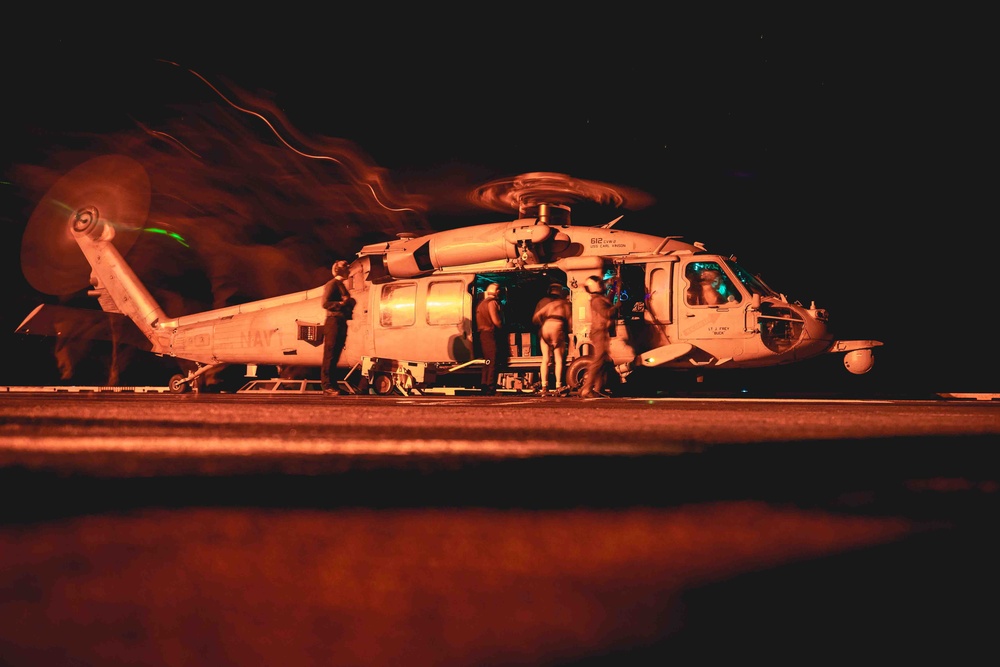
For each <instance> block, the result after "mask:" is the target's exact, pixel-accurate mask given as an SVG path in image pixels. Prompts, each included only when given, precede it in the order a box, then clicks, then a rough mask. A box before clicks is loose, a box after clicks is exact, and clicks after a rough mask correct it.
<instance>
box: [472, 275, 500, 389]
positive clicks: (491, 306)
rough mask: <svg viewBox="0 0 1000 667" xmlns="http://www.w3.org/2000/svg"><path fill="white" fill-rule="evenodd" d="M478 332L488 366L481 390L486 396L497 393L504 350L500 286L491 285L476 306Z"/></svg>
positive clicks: (484, 369) (484, 371)
mask: <svg viewBox="0 0 1000 667" xmlns="http://www.w3.org/2000/svg"><path fill="white" fill-rule="evenodd" d="M476 331H478V332H479V347H480V348H481V349H482V352H483V359H485V360H486V364H485V365H484V366H483V374H482V377H481V379H480V388H481V389H482V393H483V395H485V396H492V395H494V394H496V393H497V376H498V375H499V368H498V366H499V364H500V363H501V359H502V358H506V357H503V356H502V352H501V350H502V349H503V308H502V307H501V304H500V285H498V284H496V283H490V284H489V285H488V286H487V287H486V293H485V294H484V295H483V300H482V301H480V302H479V305H478V306H476Z"/></svg>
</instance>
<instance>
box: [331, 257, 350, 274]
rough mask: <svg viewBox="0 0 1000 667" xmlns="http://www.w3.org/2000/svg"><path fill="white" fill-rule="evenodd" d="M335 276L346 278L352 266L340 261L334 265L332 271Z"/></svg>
mask: <svg viewBox="0 0 1000 667" xmlns="http://www.w3.org/2000/svg"><path fill="white" fill-rule="evenodd" d="M331 271H332V273H333V275H335V276H337V275H340V276H346V275H347V274H348V273H349V272H350V265H349V264H348V263H347V262H345V261H344V260H342V259H338V260H337V261H336V262H334V263H333V268H332V269H331Z"/></svg>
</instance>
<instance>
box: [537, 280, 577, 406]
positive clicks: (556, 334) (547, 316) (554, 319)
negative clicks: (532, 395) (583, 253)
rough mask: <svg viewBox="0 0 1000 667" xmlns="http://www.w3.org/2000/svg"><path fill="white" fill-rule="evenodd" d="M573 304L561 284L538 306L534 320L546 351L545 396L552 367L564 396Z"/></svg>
mask: <svg viewBox="0 0 1000 667" xmlns="http://www.w3.org/2000/svg"><path fill="white" fill-rule="evenodd" d="M572 314H573V313H572V311H571V309H570V305H569V301H567V300H566V297H565V295H564V294H563V286H562V285H560V284H559V283H552V284H551V285H549V291H548V293H547V294H546V295H545V296H543V297H542V298H541V299H540V300H539V301H538V304H537V305H536V306H535V313H534V315H532V317H531V321H532V323H534V325H535V326H537V327H538V344H539V346H540V347H541V348H542V364H541V366H540V367H539V369H538V370H539V372H540V374H541V376H542V380H541V385H542V387H541V393H542V394H547V393H548V392H549V364H550V363H553V364H554V366H555V380H556V382H555V384H556V393H557V394H559V393H562V391H563V380H564V378H565V375H564V373H563V368H564V367H565V364H566V352H567V350H568V348H569V318H570V317H571V316H572Z"/></svg>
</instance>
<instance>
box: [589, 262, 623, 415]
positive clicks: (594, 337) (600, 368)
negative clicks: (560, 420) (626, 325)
mask: <svg viewBox="0 0 1000 667" xmlns="http://www.w3.org/2000/svg"><path fill="white" fill-rule="evenodd" d="M583 287H584V289H586V290H587V293H588V294H590V342H591V344H592V345H593V347H594V349H593V350H591V352H590V364H589V365H588V366H587V373H586V375H584V377H583V384H582V385H581V386H580V398H607V394H604V393H602V391H601V390H602V389H604V383H605V382H606V381H607V378H606V377H605V365H606V364H608V363H609V362H610V361H611V354H610V352H609V350H608V348H609V347H610V345H611V335H610V333H609V329H610V328H611V318H612V317H613V315H614V312H615V310H616V309H617V308H618V306H616V305H615V304H614V303H612V302H611V299H609V298H608V296H607V295H606V294H605V293H604V281H603V280H601V278H600V277H598V276H590V277H589V278H587V280H586V282H584V284H583Z"/></svg>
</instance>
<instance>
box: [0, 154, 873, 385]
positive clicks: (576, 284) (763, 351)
mask: <svg viewBox="0 0 1000 667" xmlns="http://www.w3.org/2000/svg"><path fill="white" fill-rule="evenodd" d="M148 192H149V180H148V175H147V174H146V172H145V170H144V168H143V167H142V165H140V164H139V163H138V162H136V161H135V160H133V159H131V158H129V157H127V156H124V155H117V154H113V155H105V156H100V157H96V158H93V159H91V160H88V161H87V162H85V163H83V164H81V165H79V166H77V167H76V168H74V169H73V170H71V171H70V172H69V173H67V174H66V175H64V176H63V177H62V178H61V179H59V181H57V182H56V184H55V185H53V186H52V188H51V189H50V190H49V192H48V193H47V194H46V196H45V197H44V199H43V200H42V201H41V202H40V203H39V205H38V206H37V207H36V209H35V211H34V213H33V214H32V216H31V219H30V220H29V223H28V226H27V229H26V232H25V236H24V240H23V243H22V268H23V269H24V270H25V273H26V277H27V278H28V280H29V282H31V283H32V284H33V285H34V286H35V287H36V289H38V290H39V291H41V292H45V293H52V294H57V293H58V291H57V289H58V285H60V284H61V283H62V279H61V278H59V274H60V273H61V272H75V273H79V272H80V271H88V270H89V273H90V276H89V282H90V287H91V289H89V291H88V294H89V295H90V296H92V297H94V298H96V299H97V303H98V304H99V306H100V308H101V310H102V311H104V313H105V314H106V315H107V317H109V318H112V319H113V320H114V323H115V326H117V327H119V330H121V331H124V334H123V337H122V338H123V339H125V340H131V341H132V342H134V343H135V344H137V345H139V346H140V347H142V348H143V349H146V350H148V351H149V352H150V353H152V354H154V355H159V356H162V357H173V358H176V359H178V360H184V361H186V362H191V363H190V364H189V365H191V367H192V369H191V370H189V371H188V372H186V373H178V374H176V375H174V376H173V377H171V378H170V379H169V383H168V386H169V389H170V391H171V392H176V393H181V392H186V391H190V390H192V389H195V390H197V389H198V387H199V380H200V378H202V377H203V375H204V374H205V373H207V372H208V371H210V370H211V369H217V368H219V367H220V366H225V365H245V366H246V367H247V376H248V377H254V376H255V375H256V372H257V369H258V367H261V366H275V367H277V368H283V367H306V368H310V367H311V368H316V369H318V367H319V366H320V363H321V360H322V335H323V326H322V325H323V320H324V318H325V311H324V310H323V308H322V306H321V305H320V300H321V296H322V290H323V287H322V285H318V286H317V287H315V288H312V289H308V290H304V291H299V292H294V293H290V294H284V295H281V296H275V297H271V298H266V299H261V300H257V301H251V302H247V303H242V304H239V305H233V306H227V307H223V308H218V309H214V310H207V311H204V312H195V313H189V314H182V315H173V314H168V313H166V312H164V310H163V308H161V306H160V305H159V304H158V303H157V301H156V300H155V299H154V297H153V296H152V295H151V293H150V292H149V290H148V289H147V288H146V287H145V286H144V285H143V283H142V282H141V281H140V280H139V278H138V277H137V276H136V274H135V272H134V271H133V270H132V268H131V267H130V266H129V264H128V263H127V262H126V260H125V258H124V255H125V254H126V253H127V251H128V250H129V247H130V245H131V243H132V241H133V240H134V236H135V235H134V234H133V233H132V232H134V231H135V229H137V228H138V227H141V225H142V224H143V223H144V222H145V217H146V215H147V214H148V210H149V195H148ZM144 193H145V194H144ZM476 196H477V198H478V200H479V201H481V202H484V203H486V204H487V206H488V207H490V208H494V209H498V210H512V211H516V212H517V217H516V218H515V219H513V220H505V221H500V222H493V223H485V224H476V225H472V226H466V227H460V228H456V229H451V230H446V231H440V232H434V233H427V234H423V235H416V234H406V233H401V234H398V235H397V238H395V239H392V240H386V241H384V242H378V243H371V244H368V245H365V246H363V247H362V248H361V249H360V251H358V252H357V256H356V258H354V259H353V261H352V262H351V266H350V277H349V278H348V280H347V285H348V288H349V289H350V291H351V294H352V296H353V297H354V298H355V300H356V302H357V306H356V307H355V309H354V313H353V318H352V320H351V321H350V323H349V326H348V336H347V343H346V347H345V348H344V351H343V354H342V355H341V362H340V363H341V366H342V370H343V371H344V376H343V379H342V380H340V384H341V386H343V387H344V388H346V389H348V390H349V391H350V392H352V393H373V394H379V395H385V394H390V393H397V392H398V393H402V394H407V395H413V394H426V393H435V392H449V393H457V392H458V391H459V390H463V389H467V390H470V391H475V390H476V389H477V384H478V381H479V378H480V372H481V368H482V365H483V363H484V361H483V359H482V358H481V356H480V354H479V345H478V340H477V333H476V332H475V327H474V324H473V322H474V318H473V313H474V312H475V307H476V305H477V303H478V302H479V300H480V299H481V298H482V295H483V292H484V290H485V288H486V287H487V286H488V285H489V284H491V283H497V284H499V285H500V286H501V287H502V288H503V290H504V294H505V304H504V305H505V313H506V319H507V325H508V329H509V342H510V356H509V359H508V360H507V363H506V366H505V368H504V369H503V371H502V372H501V374H500V378H499V382H500V389H501V391H511V392H526V393H532V392H535V391H537V389H538V387H539V380H540V375H541V373H540V363H541V359H542V357H541V352H540V349H539V343H538V339H537V334H536V332H535V331H534V327H533V326H532V325H531V314H532V309H533V307H534V305H535V303H536V302H537V301H538V299H539V298H540V297H541V296H543V295H544V294H545V293H546V290H547V289H548V288H549V287H550V285H551V284H552V283H557V284H559V285H563V286H565V288H566V289H567V290H568V292H569V296H568V298H569V299H570V301H571V304H572V321H571V322H570V331H571V333H570V345H569V350H568V353H567V358H566V364H567V371H566V373H567V378H566V383H567V386H568V387H569V388H570V390H571V391H575V389H576V388H577V387H579V385H580V384H581V382H582V380H583V373H584V371H585V368H586V366H587V364H588V361H589V358H588V355H589V353H590V351H591V349H592V345H591V342H590V332H591V323H590V314H589V305H588V304H589V298H590V297H589V294H587V293H586V291H585V290H584V289H583V285H584V283H585V281H586V280H587V278H588V277H590V276H599V277H600V278H602V279H603V280H604V281H605V284H606V285H607V286H608V294H609V296H610V297H611V298H612V299H613V301H614V302H616V303H617V304H618V306H619V307H618V309H617V319H616V321H615V322H614V324H613V326H612V329H611V331H610V333H611V350H610V352H611V357H612V360H613V365H614V370H613V372H612V378H614V379H615V380H617V381H618V382H617V386H619V387H623V386H625V385H626V384H627V383H629V382H633V380H634V378H635V377H638V376H641V377H642V378H643V382H642V385H641V386H644V387H655V386H656V378H658V377H663V375H662V374H664V373H673V372H689V373H690V372H695V373H705V372H709V371H714V370H715V369H725V370H730V369H751V368H765V367H770V366H779V365H784V364H792V363H796V362H801V361H804V360H806V359H811V358H814V357H817V356H820V355H826V354H831V353H832V354H842V355H843V363H844V366H845V367H846V369H847V370H848V371H849V372H850V373H853V374H864V373H867V372H868V371H869V370H870V369H871V368H872V366H873V364H874V354H873V350H874V349H875V348H876V347H879V346H881V345H882V343H881V342H880V341H875V340H836V339H835V338H834V337H833V335H832V334H831V333H830V330H829V326H828V319H829V318H828V313H827V311H826V310H824V309H821V308H817V307H816V306H815V303H812V304H811V305H810V306H808V307H806V306H804V305H801V304H800V303H798V302H795V303H791V302H789V301H788V300H787V299H786V298H785V296H784V295H783V294H782V293H780V292H778V291H776V290H774V289H772V288H771V287H770V286H768V285H767V284H766V283H765V282H764V281H763V280H761V279H760V278H759V277H757V276H755V275H754V274H752V273H751V272H750V271H749V270H747V269H746V268H744V267H743V265H741V264H740V263H739V262H737V261H736V260H735V259H734V258H732V257H724V256H722V255H718V254H713V253H711V252H709V251H708V250H707V249H706V248H705V247H704V245H703V244H701V243H697V242H695V243H689V242H686V241H684V240H682V238H681V237H676V236H663V237H660V236H654V235H650V234H645V233H638V232H632V231H626V230H622V229H618V228H617V227H616V224H617V223H618V222H619V221H620V220H621V217H618V218H615V219H613V220H610V221H609V222H607V223H606V224H603V225H601V226H599V227H590V226H585V227H584V226H574V225H573V224H572V221H571V212H572V209H573V206H574V205H576V204H579V203H581V202H597V203H600V204H612V205H617V206H620V205H621V204H622V203H623V202H624V196H623V194H622V193H621V191H620V190H619V189H616V188H615V187H614V186H610V185H607V184H604V183H600V182H596V181H587V180H581V179H574V178H571V177H570V176H568V175H565V174H561V173H555V172H532V173H525V174H521V175H518V176H515V177H512V178H505V179H499V180H496V181H492V182H490V183H487V184H485V185H483V186H481V187H480V188H479V189H478V191H477V192H476ZM52 238H55V239H57V241H58V242H60V243H61V242H65V243H66V244H67V245H70V244H72V245H75V246H76V247H78V248H79V253H78V254H77V253H76V252H75V250H72V251H69V250H61V251H60V252H61V254H64V255H68V257H66V256H64V257H62V258H60V259H59V260H58V261H56V260H52V261H50V263H49V265H48V266H47V267H46V269H45V270H39V269H36V268H33V267H38V266H42V265H45V262H44V260H41V259H40V254H41V253H43V252H45V248H46V247H50V248H51V245H52V243H53V241H52ZM54 274H55V276H56V277H53V275H54ZM63 310H64V307H63V306H53V305H46V304H43V305H40V306H38V307H37V308H36V309H35V310H34V311H33V312H31V313H30V314H29V315H28V316H27V317H26V318H25V320H24V321H23V322H22V323H21V325H20V326H19V327H18V328H17V332H19V333H24V334H37V335H56V336H58V335H61V332H60V329H59V320H60V317H61V315H62V311H63ZM609 370H610V369H609ZM317 372H318V371H317ZM651 379H652V380H651ZM637 385H638V383H634V382H633V386H637Z"/></svg>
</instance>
